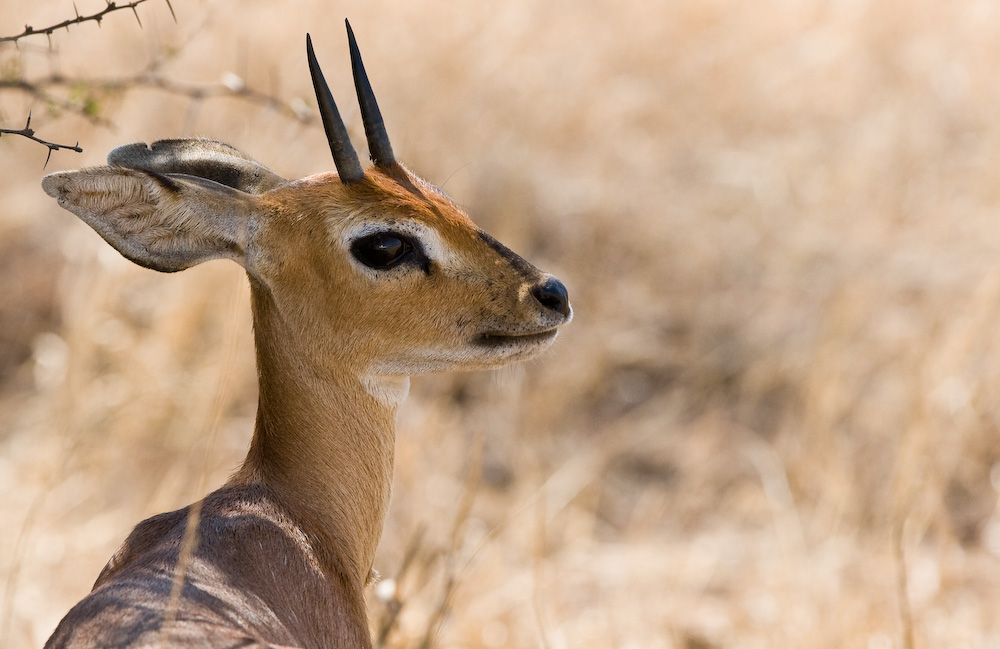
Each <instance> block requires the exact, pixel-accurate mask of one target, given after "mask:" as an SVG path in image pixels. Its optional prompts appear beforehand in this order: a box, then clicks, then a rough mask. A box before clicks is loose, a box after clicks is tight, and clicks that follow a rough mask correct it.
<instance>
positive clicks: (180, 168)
mask: <svg viewBox="0 0 1000 649" xmlns="http://www.w3.org/2000/svg"><path fill="white" fill-rule="evenodd" d="M108 164H109V165H111V166H112V167H128V168H129V169H141V170H143V171H152V172H155V173H159V174H187V175H189V176H198V177H199V178H207V179H208V180H214V181H215V182H217V183H222V184H223V185H228V186H229V187H232V188H234V189H239V190H240V191H244V192H247V193H249V194H262V193H264V192H266V191H268V190H271V189H274V188H275V187H280V186H281V185H284V184H285V183H287V182H288V181H287V180H285V179H284V178H282V177H281V176H279V175H278V174H276V173H274V172H273V171H271V170H270V169H268V168H267V167H265V166H264V165H262V164H261V163H259V162H257V161H256V160H254V159H252V158H250V157H248V156H247V155H245V154H243V153H241V152H240V151H239V150H237V149H234V148H233V147H231V146H229V145H228V144H226V143H224V142H218V141H216V140H206V139H202V138H191V139H181V140H159V141H157V142H153V143H152V144H151V145H149V146H146V144H145V143H144V142H135V143H134V144H125V145H123V146H120V147H118V148H117V149H114V150H113V151H112V152H111V153H109V154H108Z"/></svg>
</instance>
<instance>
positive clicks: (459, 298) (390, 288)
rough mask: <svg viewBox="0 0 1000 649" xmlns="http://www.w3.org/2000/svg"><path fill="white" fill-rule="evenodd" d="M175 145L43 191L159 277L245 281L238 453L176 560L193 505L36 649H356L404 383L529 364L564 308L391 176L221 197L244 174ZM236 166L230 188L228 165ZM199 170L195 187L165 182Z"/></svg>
mask: <svg viewBox="0 0 1000 649" xmlns="http://www.w3.org/2000/svg"><path fill="white" fill-rule="evenodd" d="M191 142H194V144H190V143H189V144H186V145H183V146H184V151H185V157H184V158H183V160H181V161H180V162H178V163H177V166H176V167H173V166H171V162H170V160H169V159H166V160H165V161H164V160H158V161H157V162H156V164H155V165H152V163H150V165H151V166H149V167H143V168H144V169H145V170H139V169H132V168H122V167H115V166H112V167H100V168H95V169H88V170H83V171H78V172H63V173H57V174H53V175H50V176H48V177H46V178H45V180H44V181H43V186H44V188H45V190H46V192H48V193H49V194H50V195H52V196H54V197H55V198H57V199H58V201H59V204H60V205H62V206H63V207H65V208H67V209H69V210H71V211H73V212H74V213H76V214H77V215H79V216H80V217H81V218H83V219H84V220H85V221H86V222H87V223H89V224H90V225H91V226H92V227H94V229H95V230H97V231H98V232H99V233H100V234H101V235H102V236H103V237H104V238H105V239H106V240H107V241H108V242H109V243H111V245H113V246H115V247H116V248H117V249H118V250H120V251H121V252H122V253H123V254H125V255H126V256H127V257H129V258H130V259H133V260H134V261H136V262H137V263H139V264H142V265H145V266H148V267H151V268H155V269H158V270H167V271H170V270H180V269H182V268H185V267H187V266H189V265H191V264H193V263H198V262H199V261H203V260H205V259H211V258H218V257H224V258H230V259H233V260H235V261H237V262H238V263H240V264H242V265H243V266H244V267H245V268H246V270H247V273H248V276H249V278H250V285H251V293H252V309H253V320H254V331H255V340H256V348H257V364H258V373H259V379H260V401H259V407H258V414H257V423H256V427H255V431H254V436H253V441H252V442H251V446H250V450H249V453H248V455H247V458H246V460H245V462H244V464H243V466H242V468H240V470H239V471H238V472H237V473H236V474H235V475H234V476H233V478H232V479H231V480H230V481H229V482H228V483H227V484H226V485H225V486H224V487H222V488H221V489H219V490H218V491H216V492H213V493H212V494H210V495H209V496H207V497H206V498H205V500H204V501H203V502H202V503H201V505H200V506H201V511H200V515H199V519H198V520H199V523H198V534H197V537H196V538H197V544H196V546H195V547H194V552H193V553H192V554H191V559H190V561H189V562H188V563H187V564H186V565H185V564H184V562H182V561H180V559H179V558H180V556H181V555H182V554H183V553H182V545H183V539H184V535H185V528H186V525H187V521H188V518H189V509H184V510H180V511H177V512H172V513H168V514H163V515H160V516H157V517H154V518H152V519H149V520H147V521H145V522H143V523H141V524H140V525H139V526H138V527H137V528H136V529H135V531H134V532H133V533H132V535H131V536H130V537H129V538H128V540H126V542H125V543H124V544H123V546H122V547H121V548H120V549H119V550H118V552H117V553H116V554H115V556H114V557H113V558H112V560H111V561H110V562H109V564H108V566H107V567H106V568H105V570H104V572H103V573H102V574H101V576H100V578H99V579H98V581H97V583H96V585H95V587H94V591H93V592H92V593H91V595H90V596H88V597H87V598H86V599H84V600H83V601H82V602H81V603H80V604H79V605H77V606H76V607H75V608H74V609H73V610H72V611H70V613H69V614H68V615H67V616H66V618H65V619H64V620H63V622H62V623H61V624H60V626H59V628H58V629H57V630H56V632H55V634H54V635H53V637H52V638H51V639H50V640H49V643H48V645H47V646H48V647H99V646H100V647H109V646H120V647H126V646H128V647H137V646H153V645H154V644H155V645H156V646H200V647H237V646H239V647H246V646H277V645H294V646H301V647H367V646H370V639H369V635H368V634H369V632H368V627H367V618H366V613H365V609H364V600H363V589H364V587H365V585H366V583H367V581H368V578H369V574H370V573H371V570H372V563H373V560H374V555H375V550H376V548H377V546H378V542H379V538H380V535H381V532H382V525H383V521H384V519H385V514H386V510H387V508H388V505H389V495H390V487H391V478H392V466H393V447H394V441H395V433H394V426H395V419H396V411H397V408H398V406H399V404H400V403H401V402H402V400H403V398H405V395H406V391H407V389H408V378H407V377H408V376H409V375H410V374H414V373H419V372H429V371H440V370H446V369H480V368H493V367H499V366H501V365H504V364H506V363H509V362H512V361H516V360H522V359H525V358H529V357H531V356H534V355H536V354H538V353H539V352H540V351H542V350H543V349H545V348H546V347H548V346H549V345H550V344H551V342H552V340H553V339H554V338H555V330H556V328H557V327H559V326H561V325H562V324H565V323H566V322H568V321H569V319H570V317H571V316H570V312H569V309H568V303H562V304H560V305H559V307H560V308H553V306H552V305H551V304H549V305H548V306H546V304H544V303H543V301H542V300H541V298H538V297H537V296H536V293H537V287H539V286H540V285H542V283H544V282H546V281H547V280H549V279H550V277H549V276H548V275H545V274H543V273H541V272H539V271H538V270H537V269H535V268H534V267H533V266H531V265H530V264H528V263H527V262H525V261H524V260H522V259H520V258H518V257H516V256H515V255H513V254H512V253H509V251H507V250H506V249H504V248H502V246H500V245H499V244H497V243H496V242H494V241H493V240H492V239H490V238H489V237H488V236H486V235H485V234H483V233H481V232H480V231H479V230H478V228H476V226H475V225H474V224H473V223H472V221H471V220H469V218H468V217H467V216H466V215H465V214H463V213H462V212H461V210H459V209H458V208H457V207H456V206H455V204H454V203H453V202H452V201H451V200H450V199H449V198H448V197H447V196H445V195H444V194H443V193H442V192H440V191H439V190H437V189H436V188H434V187H433V186H431V185H429V184H427V183H425V182H424V181H422V180H420V179H419V178H417V177H416V176H414V175H413V174H411V173H410V172H409V171H407V170H405V169H404V168H403V167H401V166H399V165H395V166H394V167H393V168H392V169H372V170H369V171H367V172H366V175H365V177H364V179H363V180H361V181H360V182H357V183H353V184H344V183H341V182H340V179H339V178H338V177H337V176H336V175H335V174H320V175H317V176H312V177H309V178H306V179H303V180H299V181H294V182H290V183H287V184H281V185H279V186H276V187H274V186H273V185H274V184H275V183H266V184H262V183H260V182H259V180H255V181H253V183H250V181H247V182H248V183H249V184H248V185H247V186H246V187H244V186H242V185H240V184H239V183H240V182H243V181H240V180H237V181H234V187H229V186H225V185H222V184H220V183H218V182H215V181H214V180H212V178H230V177H237V176H238V177H240V178H244V177H246V178H249V177H253V178H257V179H259V178H260V177H262V176H261V175H260V174H256V173H255V171H254V169H255V167H253V165H255V164H256V163H253V162H252V161H248V160H247V159H246V158H245V156H242V154H238V152H237V153H232V152H230V151H229V150H228V149H222V148H221V147H220V145H218V144H217V143H213V144H212V145H211V146H208V145H205V146H204V151H203V154H199V153H198V151H199V145H198V144H197V142H198V141H191ZM136 146H138V145H131V149H129V151H130V153H129V155H130V156H132V158H129V159H137V158H136V155H137V154H135V153H134V152H135V150H136V149H135V147H136ZM154 146H155V145H154ZM177 146H181V145H177ZM192 151H193V153H192ZM220 151H221V152H222V153H224V154H225V155H220V154H219V152H220ZM199 155H201V156H202V157H199ZM111 157H112V159H114V160H118V161H119V162H120V161H121V160H122V159H123V156H121V155H119V156H118V157H117V158H115V154H112V156H111ZM138 159H142V160H145V158H143V157H142V156H141V155H138ZM192 159H194V160H195V163H192ZM232 160H237V161H238V163H239V165H240V167H239V169H238V173H237V172H233V173H229V172H228V171H227V170H226V168H225V167H226V165H228V164H232ZM213 161H214V162H213ZM144 164H145V163H144ZM201 168H205V169H208V171H206V172H205V174H204V177H193V176H189V175H184V174H180V173H176V171H177V170H178V169H180V170H182V171H185V172H187V171H190V170H192V169H201ZM268 173H272V172H268ZM266 177H267V178H276V176H273V173H272V175H271V176H266ZM265 185H266V186H265ZM244 189H245V190H246V191H243V190H244ZM250 192H260V193H250ZM375 229H382V230H384V229H391V230H394V231H398V232H403V233H406V234H408V235H412V236H414V237H415V238H416V239H418V240H420V241H421V245H423V246H424V247H426V248H427V251H428V253H429V254H428V257H429V258H430V259H429V261H428V263H427V264H426V265H425V267H423V268H410V267H405V268H399V269H393V270H389V271H377V272H376V271H373V270H372V269H370V268H367V267H365V266H364V265H363V264H360V263H359V262H358V261H357V260H356V259H355V258H354V257H352V255H351V253H350V250H349V245H350V242H351V241H353V240H354V239H356V238H357V237H358V236H359V235H362V234H364V233H367V232H370V231H373V230H375ZM484 337H490V338H488V340H489V341H491V342H490V343H489V344H485V343H484V340H487V338H484ZM179 573H180V574H182V576H183V579H184V589H183V591H182V592H181V597H180V599H179V601H178V604H177V606H176V610H170V592H171V588H172V584H173V581H174V580H175V579H176V578H178V574H179Z"/></svg>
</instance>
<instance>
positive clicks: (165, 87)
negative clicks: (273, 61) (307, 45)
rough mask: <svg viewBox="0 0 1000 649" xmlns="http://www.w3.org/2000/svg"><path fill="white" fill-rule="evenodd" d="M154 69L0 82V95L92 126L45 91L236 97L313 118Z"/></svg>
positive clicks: (257, 95) (256, 95) (248, 92)
mask: <svg viewBox="0 0 1000 649" xmlns="http://www.w3.org/2000/svg"><path fill="white" fill-rule="evenodd" d="M156 67H157V66H155V65H152V66H150V67H149V68H147V69H146V70H144V71H142V72H139V73H138V74H135V75H132V76H126V77H120V78H112V79H70V78H68V77H64V76H62V75H59V74H52V75H49V76H47V77H42V78H39V79H35V80H33V81H28V80H26V79H0V91H2V90H17V91H20V92H23V93H25V94H28V95H30V96H32V97H33V98H35V99H37V100H40V101H43V102H46V103H50V104H56V105H58V106H59V107H60V108H62V109H64V110H68V111H71V112H74V113H77V114H80V115H82V116H83V117H86V118H87V119H89V120H90V121H92V122H94V121H100V120H99V119H98V118H97V117H96V116H95V115H94V114H93V113H91V112H88V110H87V109H86V107H81V106H78V105H75V104H74V102H72V101H63V102H59V101H56V100H55V99H54V98H53V96H52V95H51V94H50V93H49V92H48V90H49V89H50V88H61V87H76V88H85V89H88V90H93V91H95V92H98V93H108V94H115V93H119V92H124V91H126V90H130V89H133V88H151V89H156V90H160V91H163V92H166V93H168V94H172V95H177V96H180V97H187V98H189V99H192V100H194V101H201V100H204V99H212V98H215V97H238V98H240V99H243V100H245V101H248V102H250V103H254V104H258V105H260V106H265V107H267V108H271V109H273V110H277V111H279V112H282V113H285V114H287V115H289V116H292V117H294V118H295V119H297V120H299V121H301V122H310V121H311V119H312V116H311V115H310V114H308V113H305V112H304V111H303V110H302V109H301V108H296V107H295V106H293V105H291V104H288V103H286V102H285V101H283V100H282V99H281V98H279V97H277V96H274V95H271V94H268V93H266V92H262V91H260V90H255V89H253V88H250V87H248V86H246V85H242V84H235V83H231V84H225V83H217V84H216V83H212V84H197V83H186V82H182V81H175V80H173V79H169V78H167V77H165V76H163V75H162V74H161V73H159V72H158V71H157V70H156Z"/></svg>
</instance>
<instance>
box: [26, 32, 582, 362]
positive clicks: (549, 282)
mask: <svg viewBox="0 0 1000 649" xmlns="http://www.w3.org/2000/svg"><path fill="white" fill-rule="evenodd" d="M347 29H348V37H349V43H350V52H351V62H352V68H353V72H354V81H355V87H356V90H357V94H358V97H359V100H360V105H361V114H362V118H363V122H364V128H365V133H366V136H367V140H368V147H369V151H370V154H371V159H372V161H373V163H374V166H373V167H371V168H369V169H367V170H366V169H363V168H362V165H361V163H360V161H359V159H358V155H357V153H356V152H355V150H354V148H353V146H352V145H351V142H350V139H349V138H348V135H347V130H346V128H345V126H344V123H343V121H342V119H341V117H340V114H339V112H338V110H337V106H336V103H335V102H334V99H333V96H332V94H331V92H330V90H329V88H328V86H327V83H326V81H325V80H324V77H323V73H322V72H321V70H320V67H319V64H318V62H317V60H316V57H315V54H314V52H313V47H312V42H311V40H310V39H309V37H308V36H307V37H306V49H307V56H308V62H309V70H310V73H311V76H312V80H313V85H314V88H315V91H316V96H317V100H318V103H319V109H320V114H321V117H322V121H323V126H324V129H325V132H326V137H327V140H328V142H329V146H330V149H331V152H332V153H333V158H334V162H335V164H336V168H337V173H332V172H331V173H321V174H317V175H314V176H310V177H307V178H304V179H301V180H297V181H291V182H290V181H287V180H285V179H284V178H282V177H280V176H278V175H277V174H275V173H274V172H273V171H271V170H269V169H267V168H266V167H264V166H263V165H261V164H259V163H257V162H255V161H253V160H251V159H250V158H248V157H247V156H245V155H243V154H242V153H240V152H238V151H236V150H235V149H233V148H231V147H229V146H227V145H225V144H222V143H219V142H214V141H210V140H167V141H160V142H156V143H154V144H153V145H152V147H147V146H146V145H145V144H142V143H137V144H131V145H126V146H122V147H119V148H117V149H115V150H114V151H112V152H111V153H110V154H109V156H108V166H103V167H97V168H91V169H84V170H81V171H68V172H59V173H54V174H51V175H49V176H47V177H46V178H45V179H44V180H43V183H42V185H43V187H44V189H45V191H46V192H47V193H48V194H49V195H51V196H53V197H55V198H56V199H58V202H59V204H60V205H61V206H62V207H64V208H66V209H68V210H70V211H71V212H73V213H75V214H76V215H78V216H79V217H80V218H81V219H83V220H84V221H85V222H87V223H88V224H89V225H90V226H91V227H93V228H94V230H96V231H97V232H98V233H99V234H100V235H101V236H102V237H103V238H104V239H105V240H106V241H107V242H108V243H110V244H111V245H112V246H114V247H115V248H116V249H117V250H118V251H119V252H121V253H122V254H123V255H124V256H125V257H127V258H128V259H130V260H132V261H134V262H136V263H137V264H140V265H142V266H145V267H147V268H152V269H154V270H159V271H164V272H173V271H179V270H182V269H184V268H187V267H189V266H192V265H194V264H197V263H200V262H203V261H206V260H209V259H215V258H228V259H232V260H234V261H236V262H238V263H239V264H241V265H242V266H243V267H244V268H245V269H246V271H247V273H248V275H249V277H250V281H251V286H252V289H253V292H254V316H255V327H256V328H257V329H258V346H260V345H261V344H263V345H265V346H266V345H268V344H274V345H279V344H280V345H281V346H284V347H288V348H291V349H292V350H293V351H294V356H295V357H297V358H298V359H300V362H304V363H308V364H310V365H313V366H315V367H317V368H322V367H332V366H336V367H339V368H349V369H350V370H351V372H352V373H354V374H357V375H361V376H371V375H385V376H403V375H410V374H414V373H422V372H433V371H440V370H445V369H479V368H493V367H498V366H501V365H504V364H506V363H509V362H511V361H517V360H523V359H527V358H530V357H532V356H535V355H536V354H538V353H539V352H541V351H542V350H544V349H546V348H547V347H548V346H549V345H550V344H551V343H552V341H553V340H554V339H555V337H556V331H557V328H558V327H559V326H561V325H563V324H565V323H567V322H568V321H569V320H570V318H571V317H572V311H571V308H570V305H569V300H568V296H567V291H566V288H565V287H564V285H563V284H562V283H561V282H560V281H559V280H557V279H556V278H554V277H552V276H551V275H548V274H546V273H543V272H541V271H539V270H538V269H537V268H535V267H534V266H533V265H531V264H530V263H528V262H527V261H525V260H524V259H522V258H521V257H519V256H518V255H516V254H514V253H513V252H511V251H510V250H509V249H507V248H506V247H504V246H503V245H502V244H500V243H499V242H498V241H496V240H495V239H494V238H492V237H491V236H490V235H488V234H486V233H485V232H484V231H482V230H481V229H479V228H478V227H476V225H475V224H474V223H473V222H472V221H471V220H470V219H469V217H468V216H466V214H465V213H464V212H463V211H462V210H461V209H460V208H459V207H458V206H457V205H456V204H455V203H454V202H453V201H452V200H451V199H450V198H449V197H448V196H447V195H445V194H444V192H443V191H441V190H440V189H438V188H437V187H435V186H433V185H431V184H430V183H428V182H426V181H424V180H422V179H421V178H419V177H417V176H416V175H414V174H413V173H411V172H410V171H409V170H408V169H407V168H406V167H404V166H403V165H402V164H400V163H399V162H398V161H397V160H396V158H395V155H394V153H393V150H392V146H391V145H390V143H389V138H388V135H387V133H386V129H385V126H384V124H383V121H382V117H381V114H380V111H379V108H378V105H377V103H376V101H375V96H374V94H373V93H372V89H371V85H370V84H369V81H368V77H367V75H366V73H365V69H364V66H363V64H362V61H361V56H360V54H359V51H358V47H357V43H356V42H355V39H354V35H353V33H352V32H351V28H350V25H349V24H348V26H347ZM261 329H264V330H265V332H266V333H267V335H266V336H265V337H264V340H262V337H261V335H260V330H261ZM269 341H271V342H269Z"/></svg>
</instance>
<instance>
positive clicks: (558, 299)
mask: <svg viewBox="0 0 1000 649" xmlns="http://www.w3.org/2000/svg"><path fill="white" fill-rule="evenodd" d="M531 294H532V295H534V296H535V299H536V300H538V301H539V302H540V303H541V304H542V306H544V307H545V308H546V309H549V310H551V311H555V312H556V313H559V314H560V315H564V316H567V315H569V293H568V292H567V291H566V286H565V285H564V284H563V283H562V282H560V281H559V280H557V279H556V278H555V277H550V278H548V279H547V280H545V281H544V282H542V283H541V284H536V285H535V287H534V288H532V289H531Z"/></svg>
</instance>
